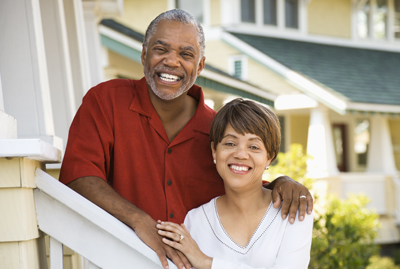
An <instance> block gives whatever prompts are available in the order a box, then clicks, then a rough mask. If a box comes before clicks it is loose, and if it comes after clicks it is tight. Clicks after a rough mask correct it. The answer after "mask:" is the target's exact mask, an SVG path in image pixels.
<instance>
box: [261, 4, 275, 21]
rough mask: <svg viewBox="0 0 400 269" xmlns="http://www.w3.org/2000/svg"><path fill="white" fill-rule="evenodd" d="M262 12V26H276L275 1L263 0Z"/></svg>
mask: <svg viewBox="0 0 400 269" xmlns="http://www.w3.org/2000/svg"><path fill="white" fill-rule="evenodd" d="M263 9H264V10H263V11H264V24H266V25H276V24H277V20H276V17H277V16H276V13H277V9H276V0H264V2H263Z"/></svg>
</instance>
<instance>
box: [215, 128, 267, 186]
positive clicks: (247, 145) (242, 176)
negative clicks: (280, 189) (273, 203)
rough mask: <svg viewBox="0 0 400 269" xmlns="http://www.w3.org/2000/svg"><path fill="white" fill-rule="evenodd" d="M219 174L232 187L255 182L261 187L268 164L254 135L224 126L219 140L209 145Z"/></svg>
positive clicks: (263, 149)
mask: <svg viewBox="0 0 400 269" xmlns="http://www.w3.org/2000/svg"><path fill="white" fill-rule="evenodd" d="M211 149H212V154H213V158H214V160H216V161H217V163H216V167H217V171H218V173H219V175H220V176H221V177H222V179H223V180H224V183H225V186H228V187H230V188H232V189H237V188H240V187H245V186H248V185H249V184H251V183H253V184H257V185H255V186H258V187H260V186H261V180H262V174H263V172H264V170H265V167H266V166H267V165H269V164H270V163H271V160H270V159H269V158H268V153H267V150H266V148H265V146H264V143H263V142H262V140H261V138H260V137H259V136H257V135H255V134H248V133H246V134H245V135H241V134H239V133H237V132H236V131H235V130H234V129H233V128H232V126H231V125H229V124H228V125H227V127H226V129H225V132H224V136H223V138H222V141H221V142H220V143H218V144H217V148H216V149H215V150H214V145H213V144H212V145H211Z"/></svg>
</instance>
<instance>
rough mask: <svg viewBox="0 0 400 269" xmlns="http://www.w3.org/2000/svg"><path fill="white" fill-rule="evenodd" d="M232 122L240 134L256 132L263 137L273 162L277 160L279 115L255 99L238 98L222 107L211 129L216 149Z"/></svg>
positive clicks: (279, 131) (211, 139) (279, 134)
mask: <svg viewBox="0 0 400 269" xmlns="http://www.w3.org/2000/svg"><path fill="white" fill-rule="evenodd" d="M228 124H230V125H231V126H232V128H233V129H234V130H235V131H236V132H238V133H239V134H242V135H244V134H246V133H250V134H255V135H257V136H259V137H260V138H261V140H262V141H263V143H264V146H265V148H266V150H267V153H268V158H271V159H272V160H271V162H272V161H274V160H275V158H276V157H277V155H278V152H279V145H280V143H281V130H280V123H279V119H278V117H277V116H276V115H275V113H274V112H272V111H271V110H270V109H268V108H267V107H265V106H263V105H261V104H258V103H256V102H254V101H250V100H244V99H242V98H237V99H234V100H232V101H230V102H229V103H227V104H226V105H225V106H223V107H222V108H221V110H220V111H219V112H218V113H217V115H216V116H215V118H214V121H213V123H212V125H211V130H210V143H211V142H214V149H216V148H217V144H218V143H220V142H221V141H222V138H223V136H224V132H225V129H226V126H227V125H228Z"/></svg>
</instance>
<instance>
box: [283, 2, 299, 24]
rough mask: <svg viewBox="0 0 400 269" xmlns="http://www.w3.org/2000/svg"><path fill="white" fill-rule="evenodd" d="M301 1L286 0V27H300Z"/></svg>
mask: <svg viewBox="0 0 400 269" xmlns="http://www.w3.org/2000/svg"><path fill="white" fill-rule="evenodd" d="M298 21H299V2H298V0H285V27H286V28H295V29H297V28H299V24H298Z"/></svg>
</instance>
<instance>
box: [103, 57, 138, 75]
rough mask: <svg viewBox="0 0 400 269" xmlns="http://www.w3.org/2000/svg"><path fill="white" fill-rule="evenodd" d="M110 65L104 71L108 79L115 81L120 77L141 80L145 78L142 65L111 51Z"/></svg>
mask: <svg viewBox="0 0 400 269" xmlns="http://www.w3.org/2000/svg"><path fill="white" fill-rule="evenodd" d="M108 63H109V65H108V66H107V67H106V68H105V69H104V72H105V77H106V78H107V79H113V78H116V77H118V76H122V77H125V78H130V79H141V78H142V77H143V76H144V74H143V66H142V64H141V63H138V62H135V61H133V60H130V59H128V58H126V57H124V56H122V55H120V54H118V53H115V52H113V51H111V50H108Z"/></svg>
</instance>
